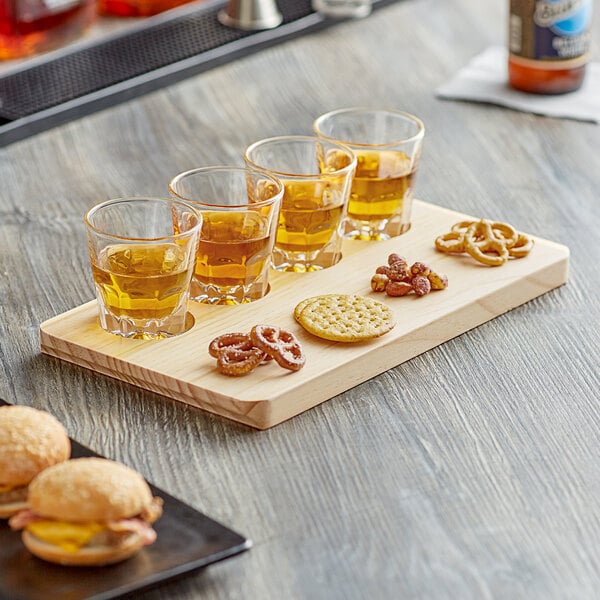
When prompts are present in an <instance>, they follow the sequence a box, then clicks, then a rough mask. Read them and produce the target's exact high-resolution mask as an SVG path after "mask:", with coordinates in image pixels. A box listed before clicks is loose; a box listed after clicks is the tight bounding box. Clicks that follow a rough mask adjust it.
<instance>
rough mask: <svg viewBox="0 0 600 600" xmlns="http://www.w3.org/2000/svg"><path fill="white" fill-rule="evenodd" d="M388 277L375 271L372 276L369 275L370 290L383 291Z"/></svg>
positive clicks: (388, 279)
mask: <svg viewBox="0 0 600 600" xmlns="http://www.w3.org/2000/svg"><path fill="white" fill-rule="evenodd" d="M389 281H390V278H389V277H388V276H387V275H384V274H383V273H375V275H373V277H371V290H372V291H374V292H385V290H386V286H387V284H388V282H389Z"/></svg>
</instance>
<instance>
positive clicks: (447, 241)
mask: <svg viewBox="0 0 600 600" xmlns="http://www.w3.org/2000/svg"><path fill="white" fill-rule="evenodd" d="M435 247H436V248H437V249H438V250H439V251H440V252H445V253H446V254H455V253H456V254H461V253H462V252H464V251H465V238H464V233H462V232H460V231H449V232H448V233H445V234H444V235H440V236H438V237H437V238H435Z"/></svg>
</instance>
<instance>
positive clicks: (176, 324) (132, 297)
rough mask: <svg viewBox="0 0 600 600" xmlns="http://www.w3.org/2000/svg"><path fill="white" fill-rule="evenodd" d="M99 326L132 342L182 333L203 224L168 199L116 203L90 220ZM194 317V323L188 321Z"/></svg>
mask: <svg viewBox="0 0 600 600" xmlns="http://www.w3.org/2000/svg"><path fill="white" fill-rule="evenodd" d="M84 222H85V225H86V232H87V237H88V246H89V251H90V259H91V265H92V276H93V279H94V284H95V286H96V296H97V298H98V309H99V316H100V325H101V326H102V328H103V329H105V330H106V331H108V332H110V333H114V334H117V335H120V336H122V337H126V338H135V339H160V338H167V337H171V336H174V335H178V334H180V333H183V332H184V331H186V330H187V329H189V327H191V325H193V318H191V316H190V315H188V314H187V305H188V298H189V289H190V281H191V279H192V275H193V272H194V261H195V259H196V245H197V243H198V236H199V233H200V227H201V223H202V218H201V216H200V215H199V214H198V213H197V212H196V210H195V209H194V208H193V207H192V206H190V205H189V204H186V203H184V202H180V201H177V200H171V199H168V198H153V197H136V198H117V199H115V200H109V201H107V202H103V203H102V204H98V205H97V206H94V207H93V208H91V209H90V210H89V211H88V212H87V213H86V214H85V216H84ZM190 319H191V321H190Z"/></svg>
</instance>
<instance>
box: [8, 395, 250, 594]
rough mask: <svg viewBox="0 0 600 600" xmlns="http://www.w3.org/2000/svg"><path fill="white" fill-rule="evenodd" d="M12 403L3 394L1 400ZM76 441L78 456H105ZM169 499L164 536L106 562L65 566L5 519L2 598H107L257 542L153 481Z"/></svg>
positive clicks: (160, 525)
mask: <svg viewBox="0 0 600 600" xmlns="http://www.w3.org/2000/svg"><path fill="white" fill-rule="evenodd" d="M2 404H7V403H6V402H4V401H3V400H0V405H2ZM71 443H72V456H73V458H77V457H81V456H99V455H98V454H96V453H95V452H92V451H91V450H89V449H88V448H86V447H84V446H82V445H80V444H78V443H77V442H75V441H73V440H72V441H71ZM150 487H151V489H152V492H153V493H154V494H155V495H156V496H159V497H161V498H162V499H163V501H164V506H163V509H164V513H163V516H162V517H161V518H160V519H159V520H158V521H157V522H156V523H155V524H154V529H155V530H156V532H157V534H158V538H157V540H156V542H155V543H154V544H152V545H151V546H147V547H145V548H144V549H143V550H141V552H140V553H139V554H137V555H136V556H134V557H133V558H130V559H128V560H126V561H124V562H122V563H118V564H116V565H110V566H106V567H61V566H58V565H53V564H50V563H47V562H44V561H43V560H40V559H38V558H35V557H34V556H32V555H31V554H30V553H29V552H28V551H27V549H26V548H25V547H24V546H23V544H22V543H21V533H20V532H16V531H11V530H10V528H9V527H8V525H7V522H6V521H3V520H0V599H1V600H84V599H85V600H107V599H109V598H120V597H122V596H123V595H125V594H127V595H131V594H133V592H136V591H140V590H143V589H147V588H149V587H153V586H156V585H158V584H162V583H164V582H166V581H169V580H172V579H175V578H177V577H181V576H182V575H185V574H188V573H190V572H192V571H194V570H196V569H200V568H201V567H205V566H207V565H209V564H211V563H214V562H217V561H220V560H223V559H224V558H229V557H230V556H234V555H236V554H239V553H240V552H243V551H244V550H247V549H249V548H250V546H251V545H252V543H251V541H250V540H248V539H247V538H245V537H243V536H241V535H239V534H238V533H235V532H234V531H231V530H230V529H228V528H227V527H225V526H223V525H221V524H220V523H217V522H216V521H213V520H212V519H210V518H209V517H207V516H206V515H203V514H202V513H200V512H198V511H197V510H195V509H193V508H192V507H190V506H188V505H186V504H184V503H183V502H180V501H179V500H177V499H176V498H173V496H171V495H169V494H167V493H166V492H164V491H163V490H161V489H158V488H156V487H154V486H153V485H152V484H150Z"/></svg>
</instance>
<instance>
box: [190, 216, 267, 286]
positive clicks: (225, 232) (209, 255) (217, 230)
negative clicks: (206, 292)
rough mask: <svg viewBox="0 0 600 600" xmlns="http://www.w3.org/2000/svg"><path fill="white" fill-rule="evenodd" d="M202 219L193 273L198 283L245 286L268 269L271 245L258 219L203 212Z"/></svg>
mask: <svg viewBox="0 0 600 600" xmlns="http://www.w3.org/2000/svg"><path fill="white" fill-rule="evenodd" d="M202 217H203V221H202V234H201V236H200V237H201V239H200V242H199V243H198V254H197V259H196V270H195V278H196V279H197V280H198V282H200V283H201V284H202V285H204V286H210V285H213V286H217V287H219V288H223V287H238V286H246V285H250V284H251V283H253V282H254V281H255V280H256V279H257V278H258V277H260V276H261V275H262V274H263V273H264V272H265V270H267V269H268V267H269V263H268V261H269V256H270V254H271V250H272V243H271V239H270V234H269V230H268V227H267V222H266V220H265V219H263V218H262V217H261V215H259V214H258V213H255V212H246V213H227V212H204V213H203V215H202ZM195 295H196V294H195V293H194V292H192V296H195Z"/></svg>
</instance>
